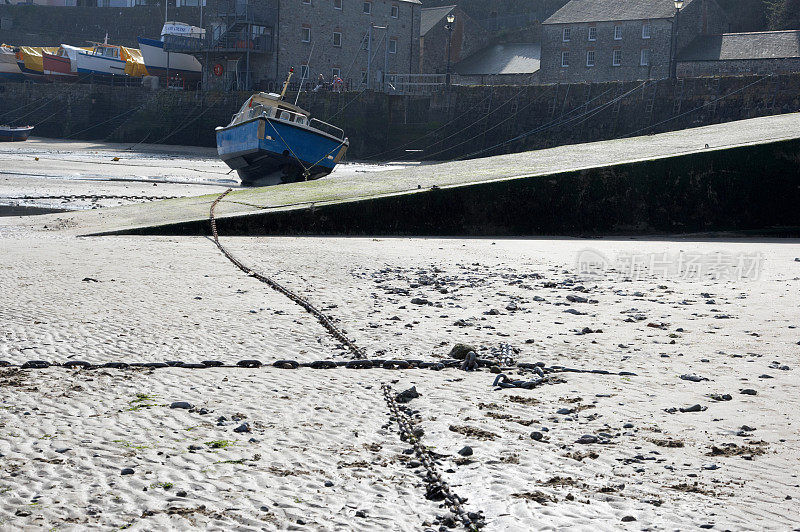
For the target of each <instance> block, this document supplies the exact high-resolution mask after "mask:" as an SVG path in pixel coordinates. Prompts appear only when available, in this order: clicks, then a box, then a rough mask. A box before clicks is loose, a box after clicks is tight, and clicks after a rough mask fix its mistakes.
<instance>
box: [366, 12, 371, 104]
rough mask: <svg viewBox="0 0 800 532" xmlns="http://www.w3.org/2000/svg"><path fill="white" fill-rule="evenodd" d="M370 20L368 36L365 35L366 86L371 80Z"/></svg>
mask: <svg viewBox="0 0 800 532" xmlns="http://www.w3.org/2000/svg"><path fill="white" fill-rule="evenodd" d="M371 64H372V22H370V23H369V37H367V88H368V89H369V86H370V83H371V82H372V76H371V74H372V69H371Z"/></svg>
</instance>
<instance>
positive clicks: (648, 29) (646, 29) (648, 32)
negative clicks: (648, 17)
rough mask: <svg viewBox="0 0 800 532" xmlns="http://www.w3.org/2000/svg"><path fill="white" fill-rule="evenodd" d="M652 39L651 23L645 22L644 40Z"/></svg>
mask: <svg viewBox="0 0 800 532" xmlns="http://www.w3.org/2000/svg"><path fill="white" fill-rule="evenodd" d="M649 38H650V23H649V22H645V23H644V24H642V39H649Z"/></svg>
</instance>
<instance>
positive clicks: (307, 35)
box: [301, 26, 311, 42]
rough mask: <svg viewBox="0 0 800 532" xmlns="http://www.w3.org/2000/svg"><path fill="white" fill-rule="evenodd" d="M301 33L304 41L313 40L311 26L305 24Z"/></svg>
mask: <svg viewBox="0 0 800 532" xmlns="http://www.w3.org/2000/svg"><path fill="white" fill-rule="evenodd" d="M301 35H302V36H303V42H311V28H309V27H308V26H303V33H301Z"/></svg>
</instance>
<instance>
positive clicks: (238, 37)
mask: <svg viewBox="0 0 800 532" xmlns="http://www.w3.org/2000/svg"><path fill="white" fill-rule="evenodd" d="M248 50H249V51H251V52H256V53H269V52H272V33H271V32H267V33H262V34H260V35H253V34H252V33H251V32H250V31H248V27H247V26H245V27H244V29H239V30H236V31H224V28H222V27H220V31H214V32H212V33H211V34H210V35H209V34H206V35H205V37H203V36H201V35H195V36H192V35H164V51H165V52H180V53H188V54H191V53H202V52H246V51H248Z"/></svg>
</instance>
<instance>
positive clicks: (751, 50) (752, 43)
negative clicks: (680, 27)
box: [678, 30, 800, 61]
mask: <svg viewBox="0 0 800 532" xmlns="http://www.w3.org/2000/svg"><path fill="white" fill-rule="evenodd" d="M792 57H796V58H800V30H788V31H760V32H754V33H723V34H719V35H701V36H699V37H697V38H696V39H695V40H693V41H692V42H691V43H689V45H688V46H687V47H686V48H684V49H683V50H681V52H680V53H679V54H678V61H725V60H733V59H783V58H792Z"/></svg>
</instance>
